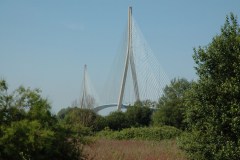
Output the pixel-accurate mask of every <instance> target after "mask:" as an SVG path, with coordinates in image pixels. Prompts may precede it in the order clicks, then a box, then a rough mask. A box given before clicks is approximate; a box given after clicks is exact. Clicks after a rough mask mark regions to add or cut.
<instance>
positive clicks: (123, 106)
mask: <svg viewBox="0 0 240 160" xmlns="http://www.w3.org/2000/svg"><path fill="white" fill-rule="evenodd" d="M111 107H117V104H106V105H101V106H97V107H95V108H93V111H94V112H96V113H97V112H99V111H101V110H103V109H106V108H111ZM128 107H129V105H124V104H122V108H128Z"/></svg>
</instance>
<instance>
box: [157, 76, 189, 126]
mask: <svg viewBox="0 0 240 160" xmlns="http://www.w3.org/2000/svg"><path fill="white" fill-rule="evenodd" d="M190 87H191V82H188V81H187V80H186V79H184V78H181V79H176V78H174V79H173V80H172V81H171V83H170V85H168V86H166V87H165V89H164V94H163V96H162V97H161V98H160V99H159V102H158V105H157V110H156V112H154V114H153V116H152V119H153V124H154V125H170V126H174V127H177V128H181V129H184V128H185V125H184V122H183V119H184V112H185V108H186V107H185V105H184V99H185V92H186V91H187V90H188V89H189V88H190Z"/></svg>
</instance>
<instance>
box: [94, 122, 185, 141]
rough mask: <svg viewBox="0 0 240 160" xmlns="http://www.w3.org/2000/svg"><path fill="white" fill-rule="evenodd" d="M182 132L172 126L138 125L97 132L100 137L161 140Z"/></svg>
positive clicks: (174, 136)
mask: <svg viewBox="0 0 240 160" xmlns="http://www.w3.org/2000/svg"><path fill="white" fill-rule="evenodd" d="M180 133H181V130H179V129H177V128H175V127H170V126H163V127H144V128H141V127H138V128H126V129H123V130H121V131H111V130H108V129H106V130H103V131H101V132H99V133H98V134H97V136H99V137H104V138H110V139H117V140H123V139H124V140H129V139H135V140H153V141H160V140H164V139H171V138H176V137H177V136H179V135H180Z"/></svg>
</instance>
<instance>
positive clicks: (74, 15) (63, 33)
mask: <svg viewBox="0 0 240 160" xmlns="http://www.w3.org/2000/svg"><path fill="white" fill-rule="evenodd" d="M130 5H131V6H133V15H134V18H135V20H136V22H137V23H138V26H139V27H140V28H141V31H142V33H143V35H144V37H145V39H146V40H147V42H148V44H149V46H150V47H151V49H152V50H153V52H154V54H155V56H156V57H157V58H158V60H159V62H160V64H161V65H162V67H163V68H164V70H165V72H166V73H167V74H168V76H169V78H170V79H172V78H174V77H185V78H187V79H188V80H192V79H196V78H197V76H196V74H195V70H194V68H193V67H194V62H193V59H192V54H193V48H194V47H198V46H205V45H207V44H208V43H209V42H211V40H212V37H213V36H215V35H216V34H218V33H220V27H221V26H222V25H223V24H224V21H225V17H226V15H228V14H229V13H230V12H233V13H234V14H235V15H237V16H240V1H239V0H228V1H227V0H211V1H209V0H201V1H194V0H182V1H178V0H164V1H163V0H119V1H117V0H34V1H33V0H0V77H1V78H4V79H6V80H7V82H8V83H9V88H10V90H13V89H15V88H17V87H18V86H20V85H24V86H26V87H31V88H40V89H41V90H42V91H43V96H45V97H47V98H48V99H49V101H50V102H51V104H52V107H53V111H54V112H55V113H56V112H57V111H59V110H60V109H61V108H63V107H67V106H70V105H71V103H72V102H73V101H74V100H75V99H77V98H78V97H79V96H80V88H81V83H82V78H83V75H82V74H83V66H84V64H87V65H88V72H89V75H90V76H91V81H92V82H93V83H94V85H95V86H97V87H99V86H102V85H103V84H104V82H105V81H106V77H107V75H108V73H109V70H110V68H111V65H112V62H113V60H114V57H115V54H116V52H117V50H118V48H119V45H120V42H121V38H122V36H123V33H124V30H125V28H126V25H127V14H128V12H127V11H128V6H130ZM238 19H239V18H238Z"/></svg>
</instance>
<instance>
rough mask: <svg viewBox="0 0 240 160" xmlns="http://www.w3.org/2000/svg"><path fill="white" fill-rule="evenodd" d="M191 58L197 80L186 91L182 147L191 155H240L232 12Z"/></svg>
mask: <svg viewBox="0 0 240 160" xmlns="http://www.w3.org/2000/svg"><path fill="white" fill-rule="evenodd" d="M194 60H195V62H196V70H197V74H198V76H199V80H198V81H197V82H196V83H195V84H194V85H193V87H192V90H191V91H189V93H188V101H187V106H189V107H188V109H187V112H186V121H187V123H188V125H189V129H190V133H189V134H185V135H184V136H183V137H182V139H181V145H182V148H183V149H185V150H186V151H187V152H188V153H189V154H190V156H191V157H192V159H209V160H210V159H211V160H214V159H215V160H218V159H229V160H230V159H231V160H233V159H239V157H240V137H239V135H240V27H239V25H238V23H237V18H236V17H235V16H234V15H233V14H231V15H230V17H227V18H226V22H225V24H224V26H223V27H222V28H221V33H220V34H219V35H217V36H215V37H214V38H213V40H212V42H211V43H210V44H209V45H208V46H206V47H199V48H198V49H195V54H194Z"/></svg>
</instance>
